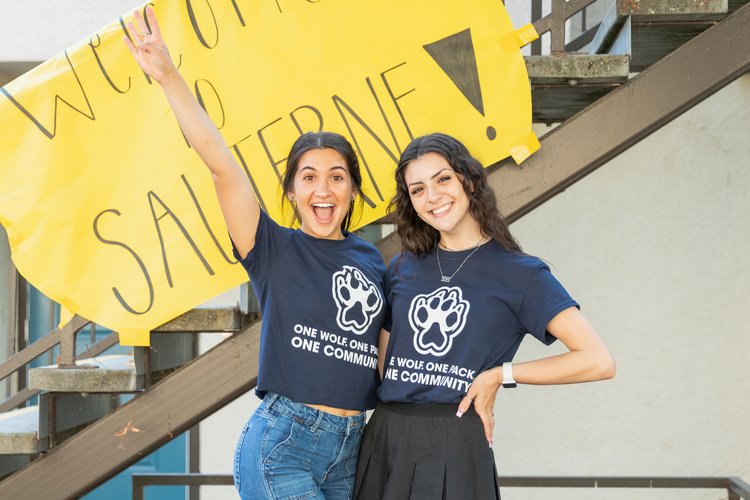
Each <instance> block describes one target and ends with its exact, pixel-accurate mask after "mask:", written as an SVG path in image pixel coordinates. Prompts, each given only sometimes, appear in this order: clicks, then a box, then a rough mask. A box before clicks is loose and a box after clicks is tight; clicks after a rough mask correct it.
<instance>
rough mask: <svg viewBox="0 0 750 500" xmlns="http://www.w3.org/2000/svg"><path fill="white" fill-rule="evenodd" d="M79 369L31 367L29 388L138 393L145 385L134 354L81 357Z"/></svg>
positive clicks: (53, 390)
mask: <svg viewBox="0 0 750 500" xmlns="http://www.w3.org/2000/svg"><path fill="white" fill-rule="evenodd" d="M76 364H77V366H78V367H76V368H58V367H57V365H51V366H42V367H39V368H32V369H31V370H29V387H30V388H32V389H38V390H42V391H49V392H110V393H120V392H136V391H139V390H141V389H143V388H144V375H143V371H142V370H136V365H135V361H134V359H133V355H108V356H99V357H97V358H92V359H84V360H79V361H78V362H77V363H76Z"/></svg>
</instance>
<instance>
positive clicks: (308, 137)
mask: <svg viewBox="0 0 750 500" xmlns="http://www.w3.org/2000/svg"><path fill="white" fill-rule="evenodd" d="M349 165H355V166H358V165H359V163H358V161H357V155H356V153H355V152H354V149H353V148H352V146H351V144H350V143H349V141H347V140H346V139H344V138H343V137H341V136H340V135H338V134H333V133H325V132H323V133H317V134H309V133H308V134H303V135H302V136H301V137H300V138H299V139H297V141H296V142H295V143H294V145H293V146H292V150H291V152H290V153H289V157H288V159H287V169H286V173H285V174H284V180H283V184H282V186H283V189H284V193H285V194H286V198H287V199H288V200H289V202H290V203H291V204H292V207H293V209H294V220H295V221H296V222H298V223H299V224H300V229H301V230H302V231H303V232H305V233H307V234H309V235H311V236H315V237H317V238H324V239H332V240H338V239H341V238H342V237H343V235H342V233H341V231H342V230H343V231H346V230H348V229H349V225H350V223H351V218H352V213H353V211H354V200H355V199H356V198H357V194H358V193H359V191H360V190H361V189H362V175H361V174H360V171H359V168H354V169H352V168H350V167H349ZM360 203H361V198H360Z"/></svg>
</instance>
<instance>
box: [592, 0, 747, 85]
mask: <svg viewBox="0 0 750 500" xmlns="http://www.w3.org/2000/svg"><path fill="white" fill-rule="evenodd" d="M747 1H748V0H732V1H731V2H730V3H731V5H729V4H728V3H727V0H700V1H695V0H636V1H633V0H616V1H615V2H614V3H613V4H612V7H611V8H610V10H609V11H608V13H607V15H606V16H605V17H604V19H603V20H602V23H601V25H600V26H599V30H598V31H597V33H596V36H595V37H594V40H593V41H592V42H591V44H590V45H589V53H591V54H603V53H608V54H630V56H631V61H630V69H631V71H633V72H638V71H642V70H643V69H645V68H647V67H648V66H650V65H651V64H653V63H655V62H656V61H658V60H659V59H661V58H662V57H664V56H665V55H667V54H669V53H670V52H672V51H673V50H675V49H676V48H678V47H680V46H681V45H683V44H685V43H686V42H687V41H689V40H691V39H692V38H693V37H695V36H697V35H699V34H700V33H702V32H703V31H705V30H707V29H708V28H710V27H711V26H713V25H714V24H716V23H717V22H719V21H721V20H722V19H723V18H724V17H726V16H727V14H728V13H729V12H730V9H736V8H738V7H740V6H741V5H742V4H745V3H747Z"/></svg>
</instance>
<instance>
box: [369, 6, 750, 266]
mask: <svg viewBox="0 0 750 500" xmlns="http://www.w3.org/2000/svg"><path fill="white" fill-rule="evenodd" d="M748 26H750V4H747V5H745V6H743V7H741V8H740V9H738V10H737V11H736V12H735V13H733V14H732V15H730V16H729V17H727V18H725V19H724V20H723V21H721V22H720V23H717V24H716V25H715V26H713V27H711V28H709V29H708V30H706V31H704V32H703V33H701V34H700V35H698V36H697V37H695V38H693V39H692V40H690V41H689V42H687V43H686V44H685V45H683V46H681V47H680V48H678V49H676V50H674V51H673V52H672V53H670V54H669V55H667V56H665V57H664V58H663V59H661V60H660V61H658V62H657V63H655V64H654V65H652V66H650V67H649V68H648V69H646V70H644V71H643V72H641V73H639V74H638V75H637V76H636V77H635V78H633V79H631V80H630V81H628V82H627V83H625V84H624V85H622V86H621V87H619V88H618V89H616V90H613V91H612V92H610V93H609V94H607V95H606V96H604V97H603V98H601V99H599V100H598V101H596V102H594V103H593V104H591V105H589V106H588V107H587V108H586V109H584V110H583V111H581V112H579V113H578V114H576V115H575V116H573V117H572V118H570V119H568V120H566V121H565V122H564V123H563V124H561V125H560V126H559V127H557V128H556V129H554V130H552V131H551V132H549V133H548V134H546V135H545V136H544V137H543V138H542V139H541V144H542V147H541V149H540V150H539V151H538V152H536V153H535V154H534V155H533V156H531V157H530V158H529V159H528V160H526V162H524V163H523V165H522V166H517V165H515V164H513V162H512V161H510V160H504V161H502V162H500V163H498V164H496V165H493V166H491V167H489V171H488V178H489V183H490V186H492V188H493V189H494V190H495V194H496V196H497V199H498V200H499V204H500V208H501V210H502V212H503V214H504V215H505V216H506V219H507V220H508V222H513V221H515V220H517V219H519V218H520V217H521V216H523V215H525V214H527V213H528V212H530V211H532V210H533V209H535V208H536V207H538V206H540V205H541V204H543V203H544V202H545V201H547V200H549V199H550V198H552V197H553V196H555V195H557V194H559V193H561V192H562V191H564V190H565V189H566V188H567V187H569V186H571V185H572V184H574V183H576V182H577V181H579V180H580V179H582V178H584V177H585V176H587V175H588V174H590V173H591V172H593V171H594V170H596V169H597V168H599V167H600V166H602V165H603V164H605V163H606V162H607V161H609V160H610V159H612V158H614V157H615V156H617V155H618V154H620V153H622V152H623V151H625V150H627V149H628V148H630V147H631V146H633V145H634V144H636V143H638V142H639V141H640V140H642V139H644V138H645V137H647V136H648V135H650V134H651V133H652V132H654V131H656V130H658V129H659V128H661V127H662V126H664V125H666V124H667V123H669V122H670V121H672V120H673V119H674V118H676V117H678V116H679V115H681V114H682V113H684V112H686V111H687V110H689V109H690V108H692V107H693V106H695V105H696V104H698V103H700V102H701V101H703V100H704V99H706V98H707V97H709V96H711V95H712V94H714V93H715V92H717V91H719V90H720V89H722V88H723V87H724V86H726V85H727V84H729V83H731V82H732V81H734V80H735V79H737V78H738V77H740V76H741V75H742V74H744V73H746V72H748V71H750V50H748V47H750V29H748ZM378 248H379V249H380V251H381V253H382V254H383V258H384V259H385V260H386V262H388V261H390V259H391V258H393V257H394V256H395V255H396V254H397V253H398V252H399V251H400V250H401V244H400V243H399V240H398V237H397V236H396V234H395V233H393V234H391V235H390V236H388V237H386V238H384V239H382V240H381V241H380V242H378Z"/></svg>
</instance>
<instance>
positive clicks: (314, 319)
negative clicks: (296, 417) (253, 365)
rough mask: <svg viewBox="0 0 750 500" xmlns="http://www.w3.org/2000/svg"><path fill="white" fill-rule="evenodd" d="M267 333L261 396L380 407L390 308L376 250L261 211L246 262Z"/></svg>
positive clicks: (263, 337)
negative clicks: (380, 361)
mask: <svg viewBox="0 0 750 500" xmlns="http://www.w3.org/2000/svg"><path fill="white" fill-rule="evenodd" d="M235 256H236V257H237V258H238V259H239V260H240V262H241V263H242V265H243V266H244V267H245V269H246V270H247V273H248V276H249V277H250V281H251V284H252V286H253V288H254V290H255V293H256V295H257V296H258V300H259V302H260V307H261V315H262V319H263V326H262V330H261V340H260V368H259V372H258V386H257V388H256V394H257V395H258V396H259V397H261V398H262V397H263V396H264V395H265V393H266V392H268V391H272V392H276V393H278V394H282V395H284V396H286V397H288V398H290V399H292V400H293V401H296V402H298V403H308V404H321V405H327V406H333V407H336V408H345V409H351V410H366V409H369V408H373V407H374V406H375V404H376V402H377V398H376V394H375V391H376V388H377V385H378V383H379V377H378V374H377V356H378V355H377V345H378V336H379V334H380V328H381V325H382V323H383V319H384V318H385V315H386V311H387V309H388V306H387V304H386V303H385V296H384V293H383V280H384V274H385V266H384V264H383V260H382V257H381V256H380V253H379V252H378V251H377V249H376V248H375V247H374V246H373V245H372V244H370V243H368V242H366V241H364V240H362V239H361V238H358V237H357V236H355V235H353V234H351V233H345V238H344V239H342V240H325V239H319V238H315V237H312V236H310V235H308V234H305V233H303V232H302V231H301V230H299V229H297V230H293V229H289V228H286V227H282V226H280V225H278V224H277V223H276V222H274V221H273V220H272V219H271V218H270V217H269V216H268V215H267V214H266V213H265V212H263V211H262V210H261V214H260V220H259V221H258V230H257V233H256V236H255V246H254V247H253V249H252V250H251V251H250V252H249V253H248V255H247V256H245V258H241V257H240V256H238V255H237V252H236V250H235Z"/></svg>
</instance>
